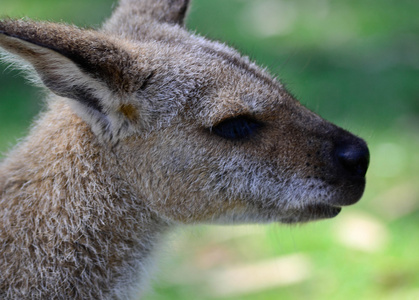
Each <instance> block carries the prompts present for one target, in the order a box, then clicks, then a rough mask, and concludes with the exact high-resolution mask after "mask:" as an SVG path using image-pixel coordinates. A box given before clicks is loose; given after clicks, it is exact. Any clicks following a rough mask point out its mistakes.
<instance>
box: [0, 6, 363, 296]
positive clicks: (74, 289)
mask: <svg viewBox="0 0 419 300" xmlns="http://www.w3.org/2000/svg"><path fill="white" fill-rule="evenodd" d="M187 7H188V1H185V0H158V1H152V0H137V1H136V0H121V1H120V5H119V6H118V8H117V9H116V11H115V12H114V14H113V15H112V17H111V18H110V20H108V21H107V22H106V23H105V25H104V27H103V29H102V30H101V31H92V30H85V29H78V28H76V27H74V26H68V25H61V24H52V23H42V22H32V21H19V20H17V21H16V20H3V21H0V47H2V48H3V49H5V50H6V51H8V52H10V53H12V54H14V55H17V56H19V57H20V58H21V59H23V60H25V61H26V62H28V63H29V65H30V66H31V68H33V70H34V72H35V74H36V77H37V78H38V80H39V82H40V83H41V84H43V85H44V86H46V87H47V88H48V89H49V90H50V91H51V92H52V94H51V97H50V101H49V104H48V110H47V111H46V113H45V114H44V115H42V116H41V117H40V118H39V120H38V121H37V123H36V124H35V126H34V127H33V128H32V131H31V134H30V135H29V136H28V137H27V138H26V139H25V140H24V141H23V142H21V143H20V144H19V145H18V146H17V147H16V148H15V149H14V150H13V151H11V152H10V154H9V156H8V157H7V158H6V159H5V160H4V161H3V162H2V163H1V165H0V170H1V173H0V197H1V198H0V241H1V243H0V298H2V299H126V298H135V297H136V296H138V295H139V294H140V293H141V291H142V288H141V286H142V285H143V284H144V281H145V280H144V278H145V277H146V276H145V275H146V272H147V270H148V265H149V261H150V257H151V255H150V254H151V253H152V251H153V249H154V248H155V246H156V243H157V242H158V241H159V240H160V239H161V235H162V234H163V233H164V232H166V231H167V230H168V228H169V227H172V226H174V225H176V224H185V223H196V222H204V223H214V222H215V223H237V222H285V223H293V222H306V221H310V220H316V219H320V218H329V217H333V216H335V215H336V214H337V213H338V212H339V210H340V206H343V205H348V204H352V203H354V202H356V201H358V200H359V198H360V197H361V195H362V193H363V190H364V185H365V177H364V175H365V172H366V168H367V165H368V149H367V148H366V145H365V143H364V142H363V141H362V140H360V139H358V138H357V137H355V136H353V135H352V134H350V133H348V132H346V131H344V130H343V129H340V128H338V127H336V126H335V125H332V124H330V123H328V122H326V121H324V120H323V119H321V118H320V117H318V116H317V115H315V114H314V113H312V112H310V111H309V110H307V109H305V108H304V107H302V106H301V105H300V104H299V103H298V102H297V101H296V100H295V99H294V98H293V97H292V96H291V95H290V94H289V93H288V92H287V91H286V90H285V89H284V87H283V86H282V85H281V84H280V83H279V82H277V81H276V80H274V79H272V78H271V76H270V75H269V74H268V73H267V72H266V71H265V70H262V69H260V68H259V67H257V66H256V65H255V64H254V63H252V62H250V61H249V60H248V59H247V58H246V57H242V56H241V55H239V54H238V53H237V52H236V51H234V50H233V49H231V48H229V47H227V46H225V45H223V44H220V43H217V42H212V41H208V40H206V39H204V38H201V37H199V36H195V35H193V34H190V33H188V32H187V31H186V30H185V29H184V28H183V20H184V16H185V13H186V9H187ZM8 58H10V57H8ZM237 119H238V120H241V121H239V122H246V124H247V122H257V124H260V126H259V125H258V126H259V127H260V128H259V127H258V128H257V129H255V130H251V131H249V132H247V133H246V134H245V136H244V137H243V138H236V137H234V138H229V137H228V136H227V137H226V136H223V134H222V133H221V134H220V128H227V131H228V130H229V129H228V128H230V127H228V126H227V127H223V126H225V125H224V124H226V122H227V124H229V122H230V121H231V120H233V121H232V122H233V124H237V123H234V122H236V121H235V120H237ZM243 120H244V121H243ZM239 124H241V123H239ZM229 126H230V125H229ZM232 126H236V127H237V125H232ZM240 128H241V127H240Z"/></svg>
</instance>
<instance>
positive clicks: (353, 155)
mask: <svg viewBox="0 0 419 300" xmlns="http://www.w3.org/2000/svg"><path fill="white" fill-rule="evenodd" d="M336 156H337V159H338V161H339V163H340V164H341V165H342V167H343V168H344V169H345V170H346V171H347V172H349V173H350V174H351V175H352V176H359V177H364V176H365V174H366V173H367V169H368V165H369V162H370V153H369V150H368V147H367V146H366V145H365V144H364V143H362V144H345V145H342V146H339V147H338V148H337V149H336Z"/></svg>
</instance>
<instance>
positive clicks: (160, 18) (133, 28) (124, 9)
mask: <svg viewBox="0 0 419 300" xmlns="http://www.w3.org/2000/svg"><path fill="white" fill-rule="evenodd" d="M189 2H190V1H189V0H120V1H119V5H118V7H117V9H116V10H115V11H114V13H113V14H112V16H111V18H110V19H109V20H108V21H107V22H106V23H105V25H104V30H105V31H108V32H117V33H118V34H129V33H132V36H136V35H137V36H136V38H137V39H139V38H141V36H142V35H150V33H149V31H150V30H151V31H153V29H154V27H150V26H149V25H150V24H154V26H155V24H156V23H157V24H170V25H180V26H183V25H184V21H185V17H186V13H187V10H188V7H189Z"/></svg>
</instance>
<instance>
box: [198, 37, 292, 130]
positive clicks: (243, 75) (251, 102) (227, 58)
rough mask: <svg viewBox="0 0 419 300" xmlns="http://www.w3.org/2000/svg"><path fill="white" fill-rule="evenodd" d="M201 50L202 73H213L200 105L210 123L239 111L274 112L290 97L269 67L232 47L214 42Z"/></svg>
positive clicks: (249, 113)
mask: <svg viewBox="0 0 419 300" xmlns="http://www.w3.org/2000/svg"><path fill="white" fill-rule="evenodd" d="M197 53H199V57H197V59H199V60H201V61H203V65H204V70H203V71H202V74H206V75H207V76H209V78H208V81H209V84H208V87H207V90H206V93H204V95H205V96H204V97H202V98H201V99H199V101H198V105H197V107H198V109H199V110H200V111H201V112H204V114H205V118H202V120H203V121H204V122H207V123H208V124H205V125H207V126H210V125H211V124H215V123H217V122H219V121H221V120H223V119H225V118H228V117H233V116H237V115H256V116H260V115H265V114H266V113H272V112H274V111H275V110H276V109H277V108H278V107H279V106H281V104H283V103H284V102H285V101H286V100H287V99H288V98H290V96H289V95H288V93H287V92H286V90H285V89H284V88H283V86H282V85H281V84H280V83H279V82H278V81H277V80H276V79H274V78H273V77H272V76H271V75H270V74H269V73H268V72H267V71H266V70H263V69H261V68H260V67H258V66H257V65H256V64H255V63H253V62H251V61H250V60H249V59H248V58H247V57H243V56H241V55H239V54H238V52H236V51H235V50H233V49H231V48H229V47H226V46H224V45H221V44H219V43H214V42H210V43H207V44H204V45H202V46H201V47H199V48H198V49H197ZM201 114H202V113H201Z"/></svg>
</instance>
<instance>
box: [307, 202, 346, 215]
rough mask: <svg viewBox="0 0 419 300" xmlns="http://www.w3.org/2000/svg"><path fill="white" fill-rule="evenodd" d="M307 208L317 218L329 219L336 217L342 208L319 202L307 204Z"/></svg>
mask: <svg viewBox="0 0 419 300" xmlns="http://www.w3.org/2000/svg"><path fill="white" fill-rule="evenodd" d="M306 210H307V213H308V214H310V215H311V216H313V217H314V218H315V219H329V218H334V217H336V216H337V215H338V214H339V213H340V211H341V210H342V208H341V207H340V206H334V205H330V204H326V203H318V204H313V205H309V206H307V208H306Z"/></svg>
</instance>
